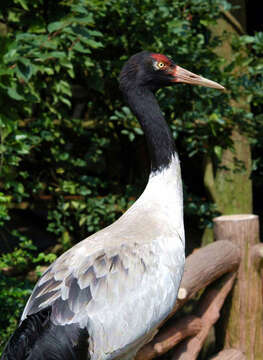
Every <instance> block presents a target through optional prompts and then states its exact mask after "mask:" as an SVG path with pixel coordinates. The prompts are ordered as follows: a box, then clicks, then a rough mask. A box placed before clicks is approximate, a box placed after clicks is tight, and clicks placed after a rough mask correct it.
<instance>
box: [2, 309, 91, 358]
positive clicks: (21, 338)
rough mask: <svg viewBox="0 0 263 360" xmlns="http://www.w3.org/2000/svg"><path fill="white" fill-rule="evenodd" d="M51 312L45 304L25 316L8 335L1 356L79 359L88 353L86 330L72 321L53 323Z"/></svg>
mask: <svg viewBox="0 0 263 360" xmlns="http://www.w3.org/2000/svg"><path fill="white" fill-rule="evenodd" d="M50 315H51V308H47V309H45V310H42V311H40V312H38V313H36V314H33V315H30V316H28V317H27V318H26V319H25V320H24V321H23V322H22V324H21V325H20V326H19V328H18V329H17V330H16V331H15V333H14V334H13V335H12V336H11V338H10V339H9V341H8V343H7V345H6V347H5V349H4V352H3V354H2V357H1V360H80V359H82V355H81V354H82V353H85V354H87V353H88V346H87V339H88V334H87V333H86V332H85V334H84V333H83V332H81V331H80V329H79V328H78V327H77V325H75V324H72V325H65V326H58V325H54V324H52V323H51V321H50ZM83 339H84V341H83ZM80 344H81V346H80ZM83 346H84V347H85V349H83ZM85 359H87V355H86V356H85Z"/></svg>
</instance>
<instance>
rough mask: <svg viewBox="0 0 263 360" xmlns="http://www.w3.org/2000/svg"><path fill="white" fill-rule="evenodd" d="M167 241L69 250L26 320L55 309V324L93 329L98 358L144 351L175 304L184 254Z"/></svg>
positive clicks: (39, 289)
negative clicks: (89, 251) (132, 349)
mask: <svg viewBox="0 0 263 360" xmlns="http://www.w3.org/2000/svg"><path fill="white" fill-rule="evenodd" d="M178 240H179V239H178ZM167 241H170V240H167ZM167 241H166V240H163V241H162V242H161V245H160V242H159V241H156V242H152V243H151V244H149V243H148V244H140V245H138V244H137V243H133V244H122V245H119V246H118V247H115V248H114V247H113V248H110V247H107V250H106V251H105V250H99V251H96V252H94V254H91V255H89V256H85V253H84V252H83V251H82V252H81V253H82V255H80V252H79V251H78V248H72V249H70V250H69V251H68V252H67V253H65V254H63V255H62V256H61V257H60V258H58V259H57V260H56V261H55V262H54V263H53V264H52V265H51V266H50V268H49V269H48V270H47V271H46V272H45V273H44V274H43V276H42V278H41V279H40V280H39V282H38V283H37V285H36V287H35V289H34V291H33V293H32V295H31V297H30V299H29V301H28V304H27V306H26V308H25V310H24V313H23V316H22V320H23V319H24V318H25V317H26V316H27V315H30V314H32V313H35V312H38V311H39V310H40V309H43V308H45V307H48V306H52V315H51V320H52V321H53V322H54V323H55V324H59V325H63V324H71V323H77V324H78V326H80V327H81V328H86V329H87V330H88V332H89V335H90V337H89V349H91V350H90V351H91V353H93V354H94V357H92V359H94V360H97V359H111V358H112V357H111V356H108V355H106V354H115V355H116V354H117V353H118V351H120V349H126V350H128V349H129V348H130V345H131V344H132V346H134V347H135V348H136V346H137V347H140V346H141V345H142V344H143V343H144V342H145V341H147V339H149V336H151V334H152V333H153V332H154V331H155V329H156V327H157V326H158V324H159V323H160V321H162V320H163V319H164V318H165V317H166V316H167V315H168V314H169V312H170V311H171V309H172V307H173V305H174V303H175V301H176V296H177V291H178V288H179V284H180V280H181V276H182V270H183V264H184V255H183V253H184V252H183V248H181V242H180V241H173V242H172V243H173V244H174V245H172V246H173V249H172V250H173V251H172V252H171V244H170V245H169V247H168V246H167ZM166 249H167V250H166ZM63 274H64V278H63ZM140 339H141V340H140ZM138 344H139V345H138ZM95 354H96V355H95ZM115 355H114V356H115Z"/></svg>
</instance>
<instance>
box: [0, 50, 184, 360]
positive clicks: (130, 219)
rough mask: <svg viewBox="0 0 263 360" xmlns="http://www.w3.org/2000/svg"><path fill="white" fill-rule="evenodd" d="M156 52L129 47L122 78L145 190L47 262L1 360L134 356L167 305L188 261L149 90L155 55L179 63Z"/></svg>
mask: <svg viewBox="0 0 263 360" xmlns="http://www.w3.org/2000/svg"><path fill="white" fill-rule="evenodd" d="M158 56H160V55H158ZM158 56H157V55H156V54H151V53H147V52H143V53H140V54H137V55H135V56H134V57H132V58H131V59H130V60H129V62H128V63H127V64H126V65H125V66H124V68H123V71H122V74H121V79H120V82H121V89H122V91H123V93H124V95H125V98H126V100H127V102H128V104H129V105H130V107H131V109H132V111H133V112H134V114H135V115H137V117H138V118H139V120H140V123H141V125H142V127H143V130H144V132H145V135H146V140H147V144H148V149H149V154H150V157H151V163H152V171H151V174H150V177H149V181H148V184H147V186H146V188H145V190H144V192H143V194H142V195H141V196H140V198H139V199H138V200H137V201H136V202H135V203H134V204H133V206H131V207H130V209H129V210H128V211H127V212H126V213H125V214H123V215H122V216H121V217H120V218H119V219H118V220H117V221H116V222H114V223H113V224H112V225H110V226H108V227H107V228H105V229H103V230H101V231H99V232H97V233H96V234H94V235H92V236H90V237H89V238H87V239H85V240H83V241H82V242H80V243H78V244H77V245H75V246H74V247H73V248H71V249H70V250H68V251H67V252H66V253H64V254H63V255H62V256H60V257H59V258H58V259H57V260H56V261H55V262H54V263H53V264H51V265H50V267H49V268H48V270H47V271H46V272H45V273H44V274H43V276H42V277H41V278H40V280H39V281H38V283H37V285H36V287H35V288H34V290H33V293H32V295H31V297H30V299H29V301H28V303H27V305H26V307H25V310H24V312H23V315H22V319H21V325H20V327H19V328H18V330H17V331H16V333H15V334H14V335H13V337H12V338H11V340H10V341H9V343H8V345H7V347H6V350H5V352H4V354H3V357H2V359H3V360H11V359H17V360H22V359H23V360H31V359H32V360H33V359H34V360H41V359H42V357H41V356H43V359H45V360H59V359H71V360H73V359H90V360H109V359H119V360H130V359H133V358H134V356H135V354H136V352H137V351H138V349H139V348H141V347H142V346H143V344H145V343H146V342H148V341H149V340H150V339H151V338H152V337H153V335H154V333H155V331H156V329H157V328H158V325H159V324H160V323H161V322H162V321H163V320H164V319H165V318H166V317H167V316H168V315H169V313H170V312H171V310H172V308H173V306H174V304H175V301H176V297H177V293H178V289H179V285H180V281H181V277H182V273H183V267H184V242H185V241H184V226H183V193H182V183H181V171H180V163H179V159H178V155H177V153H176V151H175V148H174V144H173V140H172V136H171V134H170V131H169V129H168V126H167V125H166V123H165V121H164V119H163V116H162V114H161V111H160V109H159V106H158V104H157V101H156V99H155V97H154V95H153V92H154V91H155V90H156V89H157V88H158V87H161V85H160V84H159V86H158V82H157V83H155V82H154V81H153V80H152V78H153V76H154V75H155V74H156V72H155V71H160V69H159V68H158V69H154V66H155V67H156V66H158V64H160V62H163V63H164V64H165V66H166V65H167V67H168V66H169V67H170V68H171V71H172V69H175V67H176V65H175V64H173V63H172V62H171V61H170V60H169V59H168V58H166V57H163V59H162V58H160V57H159V58H158ZM165 59H166V60H165ZM140 61H142V62H143V64H144V66H146V68H144V67H143V66H142V65H141V68H140V66H139V65H140ZM165 61H166V63H165ZM156 62H157V65H156ZM150 64H151V65H152V66H153V70H152V71H150V70H149V66H150ZM145 69H148V70H149V74H148V73H147V72H146V70H145ZM140 71H144V75H145V74H146V75H148V77H147V76H146V75H145V76H144V77H143V76H142V75H141V76H139V74H140ZM167 74H168V75H169V78H170V77H171V76H170V72H169V73H168V72H167ZM158 81H159V82H160V81H161V84H162V79H161V80H160V79H159V80H158ZM166 82H167V79H166ZM166 85H167V84H166ZM162 86H164V85H162ZM43 353H44V354H45V356H44V355H43Z"/></svg>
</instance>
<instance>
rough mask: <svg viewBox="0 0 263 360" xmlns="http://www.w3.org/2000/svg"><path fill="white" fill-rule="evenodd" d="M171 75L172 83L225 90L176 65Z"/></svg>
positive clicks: (215, 83)
mask: <svg viewBox="0 0 263 360" xmlns="http://www.w3.org/2000/svg"><path fill="white" fill-rule="evenodd" d="M172 75H173V77H174V80H173V81H174V82H178V83H185V84H192V85H200V86H206V87H210V88H214V89H219V90H225V88H224V86H222V85H220V84H218V83H217V82H215V81H212V80H208V79H206V78H204V77H202V76H200V75H196V74H194V73H192V72H191V71H188V70H185V69H183V68H182V67H180V66H178V65H176V67H175V69H174V71H173V74H172Z"/></svg>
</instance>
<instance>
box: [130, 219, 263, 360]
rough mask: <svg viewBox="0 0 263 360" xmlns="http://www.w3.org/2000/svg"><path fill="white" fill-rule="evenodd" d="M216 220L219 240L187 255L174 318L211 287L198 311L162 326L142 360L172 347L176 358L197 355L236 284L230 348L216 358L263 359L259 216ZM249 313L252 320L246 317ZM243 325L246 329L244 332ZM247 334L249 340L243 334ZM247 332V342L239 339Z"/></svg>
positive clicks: (185, 359)
mask: <svg viewBox="0 0 263 360" xmlns="http://www.w3.org/2000/svg"><path fill="white" fill-rule="evenodd" d="M214 223H215V227H214V233H215V240H217V241H215V242H214V243H212V244H210V245H207V246H205V247H203V248H201V249H199V250H196V251H194V253H193V254H191V255H190V256H188V257H187V259H186V265H185V271H184V275H183V279H182V282H181V287H180V290H179V293H178V299H177V302H176V305H175V307H174V309H173V312H172V314H171V315H170V317H172V316H173V315H174V314H175V313H176V312H177V311H178V310H179V309H180V308H181V307H182V306H183V305H184V304H185V303H186V302H187V301H189V300H190V299H192V298H193V297H194V296H195V295H197V294H198V293H199V292H200V290H203V289H204V288H206V290H205V291H204V292H203V294H202V296H201V298H200V300H199V302H198V305H197V306H196V309H197V310H196V311H194V313H192V314H190V315H185V316H183V317H180V318H177V319H170V321H169V326H167V325H166V326H161V327H160V328H159V332H158V334H157V335H156V336H155V338H154V339H153V340H152V341H151V342H150V343H148V344H146V345H145V346H144V347H143V348H142V349H141V350H140V351H139V353H138V354H137V355H136V360H149V359H153V358H156V357H158V356H160V355H162V354H164V353H166V352H167V351H169V350H171V349H172V348H174V350H173V355H172V360H195V359H197V357H198V355H199V353H200V350H201V349H202V346H203V344H204V342H205V340H206V338H207V335H208V333H209V331H210V329H211V327H212V326H213V325H214V324H215V323H216V321H217V320H218V319H219V317H220V310H221V308H222V306H223V304H224V302H225V299H226V297H227V296H228V294H229V293H230V291H231V289H232V287H233V285H234V283H235V282H237V284H236V285H235V286H234V292H233V294H234V295H233V299H232V302H233V301H234V305H233V306H232V308H231V310H230V317H228V318H227V319H225V322H226V326H225V328H226V336H225V338H226V340H225V347H226V349H224V350H223V351H221V352H220V353H219V354H217V355H215V356H214V357H212V358H211V360H217V359H218V360H219V359H220V360H246V359H247V360H248V359H251V360H260V359H262V354H263V348H262V347H263V336H262V316H261V315H262V311H263V306H262V294H263V290H262V279H261V276H260V275H261V273H262V271H263V270H262V267H263V244H260V243H259V229H258V218H257V216H255V215H232V216H221V217H218V218H216V219H215V220H214ZM220 239H227V240H220ZM219 278H220V280H218V279H219ZM216 280H218V281H219V283H218V281H216ZM235 280H236V281H235ZM248 292H250V293H248ZM240 306H241V308H242V309H244V310H243V312H241V313H239V312H238V307H239V310H240ZM248 314H249V316H251V319H250V318H247V319H244V318H243V317H244V316H245V317H248ZM259 315H260V316H259ZM231 316H232V317H231ZM233 316H234V317H235V319H234V320H235V321H233ZM170 317H169V318H170ZM166 321H167V319H166ZM166 321H165V322H166ZM231 321H233V323H232V324H231ZM165 322H164V323H165ZM229 322H230V323H229ZM251 322H253V324H252V323H251ZM164 323H163V324H162V325H164ZM246 324H247V325H246ZM241 326H245V327H246V329H244V330H243V333H242V334H241V332H240V331H241V330H242V328H241ZM252 328H253V329H252ZM255 329H256V330H255ZM249 330H250V331H251V335H252V338H251V339H250V338H249V336H250V333H249ZM244 334H246V339H244V338H243V337H244ZM241 335H242V336H243V337H242V341H241V338H239V336H241ZM260 344H261V345H262V347H261V345H260ZM253 346H254V348H253V349H252V347H253ZM261 349H262V350H261Z"/></svg>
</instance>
